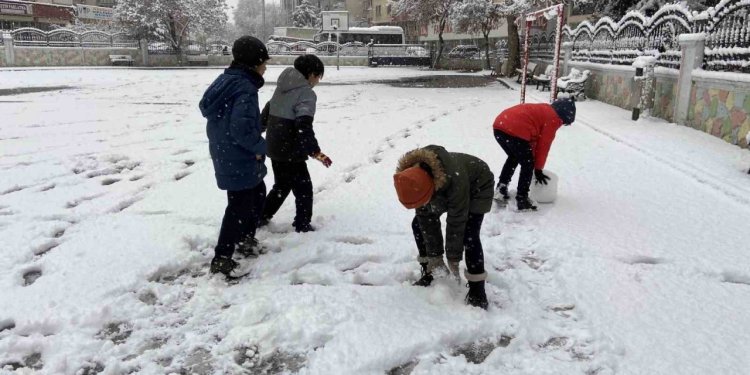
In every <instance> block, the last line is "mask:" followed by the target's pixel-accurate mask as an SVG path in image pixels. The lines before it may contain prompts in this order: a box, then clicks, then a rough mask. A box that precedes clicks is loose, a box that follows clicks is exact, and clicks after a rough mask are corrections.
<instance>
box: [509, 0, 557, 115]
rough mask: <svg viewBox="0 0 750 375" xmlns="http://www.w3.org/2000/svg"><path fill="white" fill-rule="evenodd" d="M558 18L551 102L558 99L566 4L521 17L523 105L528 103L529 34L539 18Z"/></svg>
mask: <svg viewBox="0 0 750 375" xmlns="http://www.w3.org/2000/svg"><path fill="white" fill-rule="evenodd" d="M555 16H556V17H557V27H556V29H555V55H554V57H553V62H552V64H553V65H554V67H555V69H554V70H553V71H552V75H551V76H550V102H552V101H554V100H555V99H557V77H558V76H559V74H558V73H559V70H560V45H561V44H562V29H563V24H564V22H565V4H562V3H561V4H557V5H553V6H551V7H548V8H544V9H540V10H537V11H534V12H531V13H526V14H523V15H521V17H520V19H522V20H524V21H525V32H524V40H523V61H522V63H523V64H522V65H523V67H522V68H521V103H524V102H526V74H527V73H526V68H527V67H528V66H529V34H530V33H531V23H532V22H534V21H535V20H536V19H537V18H538V17H545V18H547V19H550V18H552V17H555Z"/></svg>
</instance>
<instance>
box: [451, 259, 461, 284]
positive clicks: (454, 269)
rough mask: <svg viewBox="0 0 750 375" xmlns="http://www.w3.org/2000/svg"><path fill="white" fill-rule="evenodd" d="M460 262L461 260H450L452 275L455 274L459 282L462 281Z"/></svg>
mask: <svg viewBox="0 0 750 375" xmlns="http://www.w3.org/2000/svg"><path fill="white" fill-rule="evenodd" d="M458 263H459V261H452V260H450V259H449V260H448V269H449V270H450V271H451V275H453V277H454V278H455V279H456V280H458V282H459V283H460V282H461V274H460V273H459V268H458Z"/></svg>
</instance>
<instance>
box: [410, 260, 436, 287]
mask: <svg viewBox="0 0 750 375" xmlns="http://www.w3.org/2000/svg"><path fill="white" fill-rule="evenodd" d="M419 264H420V265H421V266H422V277H421V278H420V279H419V280H417V281H415V282H414V284H411V285H414V286H430V284H432V280H433V279H434V278H433V277H432V273H430V272H429V271H427V263H419Z"/></svg>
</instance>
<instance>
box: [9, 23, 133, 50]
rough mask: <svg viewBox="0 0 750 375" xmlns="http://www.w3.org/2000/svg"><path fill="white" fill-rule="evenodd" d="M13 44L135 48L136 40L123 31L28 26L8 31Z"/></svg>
mask: <svg viewBox="0 0 750 375" xmlns="http://www.w3.org/2000/svg"><path fill="white" fill-rule="evenodd" d="M10 35H11V37H12V39H13V45H16V46H19V47H86V48H136V47H138V45H139V44H138V40H137V39H135V38H133V37H132V36H129V35H127V34H125V33H115V34H109V33H105V32H102V31H86V32H83V33H77V32H75V31H72V30H67V29H57V30H52V31H42V30H39V29H34V28H30V27H24V28H20V29H16V30H13V31H11V32H10Z"/></svg>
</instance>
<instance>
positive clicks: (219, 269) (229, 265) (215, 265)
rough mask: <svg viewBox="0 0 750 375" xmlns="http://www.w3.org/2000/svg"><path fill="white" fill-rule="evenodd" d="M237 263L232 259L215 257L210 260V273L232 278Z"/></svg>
mask: <svg viewBox="0 0 750 375" xmlns="http://www.w3.org/2000/svg"><path fill="white" fill-rule="evenodd" d="M238 265H239V263H237V262H235V261H234V260H232V258H227V257H221V256H216V257H214V259H212V260H211V273H214V274H215V273H222V274H224V275H226V276H232V271H234V270H235V269H236V268H237V266H238Z"/></svg>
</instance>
